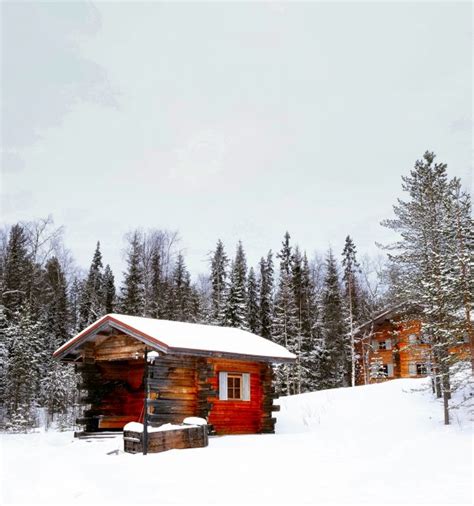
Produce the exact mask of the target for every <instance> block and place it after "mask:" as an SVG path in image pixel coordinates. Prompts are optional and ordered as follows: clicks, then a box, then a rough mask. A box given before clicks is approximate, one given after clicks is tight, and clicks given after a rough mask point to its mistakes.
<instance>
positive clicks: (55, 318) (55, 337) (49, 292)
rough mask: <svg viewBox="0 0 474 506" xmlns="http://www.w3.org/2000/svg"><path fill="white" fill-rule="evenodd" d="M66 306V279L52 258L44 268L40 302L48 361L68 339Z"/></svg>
mask: <svg viewBox="0 0 474 506" xmlns="http://www.w3.org/2000/svg"><path fill="white" fill-rule="evenodd" d="M68 306H69V301H68V297H67V285H66V278H65V276H64V273H63V270H62V268H61V266H60V264H59V261H58V259H57V258H56V257H52V258H51V259H50V260H48V261H47V263H46V266H45V271H44V281H43V302H42V320H43V325H42V330H43V332H44V333H45V334H46V343H45V351H46V353H47V355H48V358H50V359H52V354H53V352H54V351H55V350H56V349H57V348H59V347H60V346H61V345H62V344H64V343H65V342H66V341H67V339H68V334H69V332H68V331H69V307H68ZM48 362H50V360H48Z"/></svg>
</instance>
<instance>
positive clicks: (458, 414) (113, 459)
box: [0, 379, 473, 505]
mask: <svg viewBox="0 0 474 506" xmlns="http://www.w3.org/2000/svg"><path fill="white" fill-rule="evenodd" d="M455 397H456V399H455V401H456V402H458V399H459V400H461V401H462V400H463V399H469V386H468V385H465V386H463V388H462V389H461V390H459V391H458V392H457V393H456V394H455ZM278 402H279V404H280V405H281V411H280V412H278V413H277V417H278V423H277V425H276V430H277V434H274V435H273V434H267V435H250V436H223V437H211V438H210V440H209V446H208V447H207V448H196V449H189V450H185V451H181V450H172V451H169V452H165V453H157V454H149V455H147V456H146V457H144V456H143V455H141V454H139V455H131V454H125V453H123V451H122V450H123V440H122V439H123V438H122V437H121V436H120V437H117V438H116V439H103V440H94V441H85V440H78V439H75V438H73V437H72V434H71V433H58V432H49V433H48V432H47V433H36V434H26V435H19V434H16V435H15V434H12V435H2V436H1V445H2V447H1V454H2V458H1V459H0V464H1V465H2V466H3V468H2V469H1V472H0V480H1V481H0V503H2V502H3V503H35V504H38V503H39V504H64V502H67V503H74V504H76V503H77V504H91V503H92V504H94V503H100V504H149V503H150V501H151V500H155V502H156V500H159V502H160V504H166V503H173V504H183V503H184V504H206V503H214V504H229V503H233V504H236V503H237V504H239V503H240V504H256V503H257V504H271V505H274V504H292V505H293V504H301V503H305V504H322V503H327V504H335V503H336V504H340V503H344V504H347V503H349V504H354V503H359V504H373V505H380V504H394V503H397V504H424V505H431V504H440V503H442V504H446V503H449V504H453V503H455V504H459V503H461V504H472V499H473V497H472V471H473V463H472V448H473V447H472V436H473V429H472V424H471V422H470V421H469V413H468V411H469V407H468V406H466V405H461V406H460V407H459V409H456V410H454V411H453V412H452V419H453V423H452V425H450V426H445V425H443V410H442V403H441V402H440V401H438V400H436V399H434V398H433V396H432V394H431V392H430V390H429V380H426V379H407V380H394V381H389V382H386V383H382V384H378V385H369V386H361V387H356V388H347V389H337V390H325V391H321V392H314V393H309V394H303V395H297V396H293V397H288V398H282V399H279V401H278ZM132 427H134V425H132ZM153 430H155V429H153ZM114 451H115V454H114V455H108V453H110V452H114ZM130 477H133V486H127V484H129V483H130ZM157 491H158V492H157ZM157 494H158V495H157ZM153 498H154V499H153ZM157 498H158V499H157Z"/></svg>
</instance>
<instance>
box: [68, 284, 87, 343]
mask: <svg viewBox="0 0 474 506" xmlns="http://www.w3.org/2000/svg"><path fill="white" fill-rule="evenodd" d="M83 291H84V281H81V280H80V279H79V278H78V277H77V276H75V277H74V279H73V281H72V283H71V286H70V288H69V315H70V327H71V333H73V334H77V333H79V332H80V331H81V299H82V293H83Z"/></svg>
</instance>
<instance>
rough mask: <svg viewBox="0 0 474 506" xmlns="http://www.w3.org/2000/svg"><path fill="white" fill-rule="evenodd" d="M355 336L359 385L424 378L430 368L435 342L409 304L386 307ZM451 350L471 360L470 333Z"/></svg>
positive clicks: (360, 328) (357, 330)
mask: <svg viewBox="0 0 474 506" xmlns="http://www.w3.org/2000/svg"><path fill="white" fill-rule="evenodd" d="M355 338H356V339H355V340H356V356H357V357H358V360H357V375H356V383H357V384H358V385H364V384H368V383H376V382H380V381H385V380H390V379H396V378H422V377H425V376H427V375H428V373H429V371H430V367H431V364H432V362H433V357H432V352H431V345H430V344H429V340H427V339H426V338H424V337H423V332H422V322H421V321H420V320H419V319H418V318H417V317H416V315H415V314H414V313H413V310H412V308H410V307H409V306H407V305H406V304H404V305H399V306H396V307H393V308H389V309H386V310H384V311H382V312H381V313H379V314H378V315H377V316H375V317H374V318H373V319H372V320H370V321H368V322H366V323H364V324H363V325H361V326H360V327H359V328H358V329H356V331H355ZM449 351H450V353H453V354H456V355H457V356H458V357H459V358H460V359H463V360H465V359H466V360H467V359H468V358H469V356H470V352H469V339H468V337H467V336H466V337H461V338H460V339H459V342H458V343H457V344H456V346H453V347H452V348H450V350H449Z"/></svg>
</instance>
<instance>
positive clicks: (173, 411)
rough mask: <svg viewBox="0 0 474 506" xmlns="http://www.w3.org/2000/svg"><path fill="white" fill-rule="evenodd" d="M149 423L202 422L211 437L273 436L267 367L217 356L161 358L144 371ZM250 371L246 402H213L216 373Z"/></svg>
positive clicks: (215, 399)
mask: <svg viewBox="0 0 474 506" xmlns="http://www.w3.org/2000/svg"><path fill="white" fill-rule="evenodd" d="M148 371H149V375H148V378H149V379H148V382H149V388H150V395H149V398H150V399H151V400H150V401H149V404H150V410H149V420H150V423H151V424H152V425H154V426H159V425H162V424H164V423H181V422H182V421H183V419H184V418H186V417H188V416H199V417H202V418H206V419H208V422H209V423H210V424H211V425H212V426H213V428H214V431H215V433H217V434H254V433H260V432H267V433H273V432H274V430H275V421H276V420H275V418H273V417H272V412H273V411H276V410H277V409H278V406H273V398H274V397H275V392H274V390H273V386H272V379H273V372H272V368H271V366H270V365H268V364H264V363H259V362H248V361H240V360H227V359H221V358H201V357H189V356H182V355H171V354H167V355H162V356H160V357H158V358H157V359H156V360H155V362H154V364H153V365H150V366H149V367H148ZM220 371H226V372H241V373H250V401H221V400H219V385H218V382H219V379H218V378H219V372H220Z"/></svg>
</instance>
